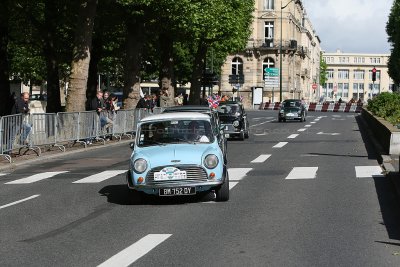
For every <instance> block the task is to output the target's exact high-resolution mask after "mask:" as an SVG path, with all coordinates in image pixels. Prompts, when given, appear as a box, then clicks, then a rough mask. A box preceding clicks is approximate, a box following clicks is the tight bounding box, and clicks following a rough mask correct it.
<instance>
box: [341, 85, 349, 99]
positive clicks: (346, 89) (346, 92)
mask: <svg viewBox="0 0 400 267" xmlns="http://www.w3.org/2000/svg"><path fill="white" fill-rule="evenodd" d="M342 96H343V97H345V98H348V97H349V84H348V83H344V84H343V94H342Z"/></svg>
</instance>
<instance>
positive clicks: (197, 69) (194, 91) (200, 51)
mask: <svg viewBox="0 0 400 267" xmlns="http://www.w3.org/2000/svg"><path fill="white" fill-rule="evenodd" d="M206 54H207V46H206V45H205V44H204V43H203V42H201V43H200V44H199V46H198V48H197V52H196V55H195V58H194V63H193V72H192V78H191V81H190V83H191V87H190V95H189V104H192V105H198V104H201V98H200V95H201V78H202V76H203V68H204V64H205V61H204V59H205V57H206Z"/></svg>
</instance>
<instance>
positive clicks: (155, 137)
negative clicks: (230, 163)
mask: <svg viewBox="0 0 400 267" xmlns="http://www.w3.org/2000/svg"><path fill="white" fill-rule="evenodd" d="M218 132H219V131H218V129H216V128H215V127H213V126H212V122H211V117H210V116H209V115H206V114H200V113H196V112H171V113H162V114H158V115H151V116H148V117H146V118H144V119H142V120H141V121H140V122H139V123H138V126H137V135H136V139H135V144H134V145H133V149H134V151H133V152H132V155H131V158H130V168H129V171H128V172H127V184H128V187H129V189H130V197H131V200H132V201H133V202H140V201H141V199H142V197H143V195H142V194H143V193H145V194H151V195H157V196H160V197H165V196H185V195H195V194H197V193H199V192H205V191H211V190H215V194H216V201H227V200H229V176H228V171H227V166H226V164H225V162H224V155H223V152H222V150H221V148H220V146H219V144H218V140H217V135H218Z"/></svg>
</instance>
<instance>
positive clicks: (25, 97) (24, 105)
mask: <svg viewBox="0 0 400 267" xmlns="http://www.w3.org/2000/svg"><path fill="white" fill-rule="evenodd" d="M29 112H30V109H29V93H28V92H24V93H22V94H21V97H20V98H18V99H16V101H15V103H14V105H13V107H12V109H11V114H12V115H16V114H22V116H23V117H22V118H21V120H22V124H21V125H18V124H15V126H14V127H15V129H14V130H12V134H11V136H12V141H11V142H13V141H14V138H15V135H16V133H17V132H19V131H20V130H21V135H20V144H21V145H29V141H28V140H27V138H28V135H29V133H30V132H31V130H32V125H30V123H29V122H28V119H29Z"/></svg>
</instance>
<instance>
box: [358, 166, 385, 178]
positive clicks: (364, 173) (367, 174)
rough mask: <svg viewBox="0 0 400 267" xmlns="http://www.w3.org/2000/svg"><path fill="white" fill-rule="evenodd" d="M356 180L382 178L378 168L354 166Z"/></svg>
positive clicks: (380, 170)
mask: <svg viewBox="0 0 400 267" xmlns="http://www.w3.org/2000/svg"><path fill="white" fill-rule="evenodd" d="M355 168H356V177H357V178H373V177H384V175H383V174H382V169H381V167H379V166H356V167H355Z"/></svg>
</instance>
